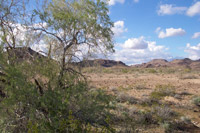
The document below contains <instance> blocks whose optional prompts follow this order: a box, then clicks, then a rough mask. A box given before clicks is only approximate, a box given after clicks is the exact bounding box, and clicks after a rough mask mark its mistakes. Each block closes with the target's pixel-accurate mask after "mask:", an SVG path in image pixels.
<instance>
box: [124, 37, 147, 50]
mask: <svg viewBox="0 0 200 133" xmlns="http://www.w3.org/2000/svg"><path fill="white" fill-rule="evenodd" d="M147 47H148V42H147V41H145V40H144V37H143V36H141V37H140V38H130V39H128V40H126V41H125V43H124V45H123V48H128V49H146V48H147Z"/></svg>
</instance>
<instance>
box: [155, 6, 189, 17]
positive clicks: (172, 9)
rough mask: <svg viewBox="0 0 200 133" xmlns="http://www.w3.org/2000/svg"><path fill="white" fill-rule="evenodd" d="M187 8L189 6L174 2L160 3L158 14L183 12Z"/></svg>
mask: <svg viewBox="0 0 200 133" xmlns="http://www.w3.org/2000/svg"><path fill="white" fill-rule="evenodd" d="M186 10H187V7H177V6H174V5H172V4H164V5H160V7H159V10H158V11H157V13H158V15H173V14H183V13H185V11H186Z"/></svg>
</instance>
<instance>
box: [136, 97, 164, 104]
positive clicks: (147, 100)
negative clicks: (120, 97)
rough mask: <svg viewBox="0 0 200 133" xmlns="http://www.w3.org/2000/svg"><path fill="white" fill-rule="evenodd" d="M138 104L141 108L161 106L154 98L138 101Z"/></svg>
mask: <svg viewBox="0 0 200 133" xmlns="http://www.w3.org/2000/svg"><path fill="white" fill-rule="evenodd" d="M138 104H140V105H142V106H156V105H161V102H160V101H159V100H158V99H156V98H151V97H150V98H145V99H142V100H140V101H138Z"/></svg>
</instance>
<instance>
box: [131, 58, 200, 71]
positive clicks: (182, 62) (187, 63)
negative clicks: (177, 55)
mask: <svg viewBox="0 0 200 133" xmlns="http://www.w3.org/2000/svg"><path fill="white" fill-rule="evenodd" d="M132 67H137V68H157V67H173V68H189V69H200V60H196V61H194V60H191V59H189V58H185V59H175V60H173V61H170V62H168V61H167V60H164V59H154V60H152V61H150V62H147V63H142V64H139V65H132Z"/></svg>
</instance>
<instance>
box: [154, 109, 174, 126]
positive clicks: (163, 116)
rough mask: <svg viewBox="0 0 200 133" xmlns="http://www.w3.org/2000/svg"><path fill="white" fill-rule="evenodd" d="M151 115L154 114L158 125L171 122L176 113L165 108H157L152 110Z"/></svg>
mask: <svg viewBox="0 0 200 133" xmlns="http://www.w3.org/2000/svg"><path fill="white" fill-rule="evenodd" d="M153 113H154V114H156V119H157V120H158V122H159V123H164V122H167V121H170V120H173V119H174V118H175V117H176V116H177V113H176V112H174V111H173V110H171V109H170V108H169V107H167V106H163V107H161V106H157V107H155V108H154V109H153Z"/></svg>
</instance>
